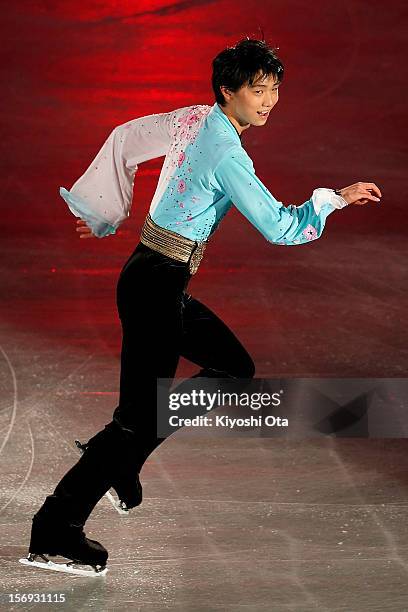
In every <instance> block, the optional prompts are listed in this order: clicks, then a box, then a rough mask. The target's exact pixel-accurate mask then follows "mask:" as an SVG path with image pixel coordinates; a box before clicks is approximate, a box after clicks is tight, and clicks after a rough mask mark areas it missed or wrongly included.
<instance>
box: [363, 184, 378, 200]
mask: <svg viewBox="0 0 408 612" xmlns="http://www.w3.org/2000/svg"><path fill="white" fill-rule="evenodd" d="M358 184H359V185H360V187H363V189H367V191H374V193H376V194H377V196H378V197H379V198H381V197H382V193H381V191H380V189H379V187H377V185H376V184H375V183H361V182H360V183H358Z"/></svg>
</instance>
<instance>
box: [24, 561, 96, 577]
mask: <svg viewBox="0 0 408 612" xmlns="http://www.w3.org/2000/svg"><path fill="white" fill-rule="evenodd" d="M19 562H20V563H22V564H23V565H29V566H30V567H40V568H42V569H47V570H52V571H54V572H65V573H66V574H75V575H76V576H88V577H90V578H99V577H102V576H106V573H107V571H108V568H107V567H105V568H104V569H103V570H101V571H96V570H94V569H89V570H86V569H82V568H80V567H76V566H75V565H74V564H71V562H70V563H54V561H48V562H45V561H30V560H29V559H27V557H24V558H23V559H19Z"/></svg>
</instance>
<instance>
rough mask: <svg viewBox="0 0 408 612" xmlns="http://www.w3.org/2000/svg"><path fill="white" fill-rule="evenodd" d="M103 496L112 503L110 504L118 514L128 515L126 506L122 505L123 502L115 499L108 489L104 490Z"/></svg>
mask: <svg viewBox="0 0 408 612" xmlns="http://www.w3.org/2000/svg"><path fill="white" fill-rule="evenodd" d="M105 496H106V497H107V498H108V499H109V501H110V503H111V504H112V506H113V507H114V508H115V510H116V512H118V513H119V514H122V515H123V514H124V515H126V514H127V515H128V514H129V510H128V509H127V508H126V506H125V505H124V503H123V502H121V501H117V500H116V499H115V498H114V497H113V495H112V493H110V491H106V493H105Z"/></svg>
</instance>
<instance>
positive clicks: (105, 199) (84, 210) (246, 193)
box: [60, 102, 347, 245]
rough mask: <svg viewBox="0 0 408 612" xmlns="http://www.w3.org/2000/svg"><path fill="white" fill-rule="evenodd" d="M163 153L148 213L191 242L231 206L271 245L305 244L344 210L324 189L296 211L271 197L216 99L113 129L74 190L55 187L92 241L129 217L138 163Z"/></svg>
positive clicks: (207, 233)
mask: <svg viewBox="0 0 408 612" xmlns="http://www.w3.org/2000/svg"><path fill="white" fill-rule="evenodd" d="M162 155H165V159H164V163H163V166H162V169H161V172H160V177H159V181H158V184H157V188H156V191H155V194H154V196H153V199H152V202H151V205H150V209H149V212H150V216H151V218H152V219H153V221H154V222H155V223H156V224H157V225H159V226H161V227H164V228H166V229H169V230H172V231H174V232H177V233H179V234H181V235H183V236H185V237H187V238H190V239H192V240H197V241H202V240H207V239H208V237H209V236H210V235H211V234H213V233H214V231H215V230H216V229H217V227H218V226H219V223H220V221H221V219H222V218H223V217H224V216H225V215H226V214H227V212H228V211H229V209H230V208H231V206H232V205H235V206H236V207H237V208H238V210H239V211H240V212H241V213H242V214H243V215H245V217H246V218H247V219H248V220H249V221H250V222H251V223H252V224H253V225H254V226H255V227H256V228H257V229H258V230H259V231H260V232H261V233H262V234H263V236H264V237H265V238H266V239H267V240H268V241H269V242H272V243H275V244H282V245H296V244H304V243H306V242H309V241H311V240H315V239H317V238H319V237H320V236H321V234H322V232H323V229H324V226H325V221H326V218H327V217H328V215H330V214H331V213H332V212H333V211H334V210H336V209H339V208H343V207H344V206H347V202H346V201H345V200H344V199H343V198H342V197H341V196H338V195H336V194H335V193H334V191H333V190H332V189H328V188H318V189H315V190H314V191H313V194H312V196H311V198H310V199H309V200H307V201H306V202H304V203H303V204H301V205H299V206H296V205H293V204H292V205H289V206H284V205H283V204H282V202H280V201H278V200H276V198H275V197H274V196H273V195H272V193H270V191H269V190H268V189H267V188H266V187H265V185H264V184H263V183H262V182H261V181H260V180H259V178H258V177H257V176H256V174H255V169H254V165H253V163H252V160H251V158H250V157H249V155H248V153H247V152H246V151H245V149H244V148H243V146H242V143H241V139H240V136H239V134H238V131H237V130H236V128H235V127H234V125H233V123H232V122H231V121H230V120H229V119H228V117H227V115H226V114H225V113H224V111H223V110H222V107H221V106H220V105H219V104H218V103H217V102H216V103H215V104H214V105H213V106H208V105H194V106H185V107H182V108H179V109H176V110H174V111H171V112H168V113H157V114H153V115H147V116H145V117H139V118H137V119H133V120H131V121H128V122H126V123H123V124H121V125H119V126H117V127H116V128H115V129H114V130H113V131H112V132H111V133H110V134H109V136H108V138H107V139H106V141H105V143H104V144H103V146H102V148H101V149H100V151H99V152H98V153H97V155H96V157H95V158H94V160H93V161H92V163H91V164H90V166H89V167H88V168H87V170H86V171H85V173H84V174H83V175H82V176H81V177H80V178H79V179H78V180H77V181H76V182H75V183H74V184H73V186H72V187H71V190H70V191H68V190H67V189H65V188H64V187H60V195H61V196H62V197H63V198H64V200H65V201H66V202H67V204H68V206H69V208H70V210H71V212H72V213H73V214H74V215H75V216H76V217H81V218H82V219H83V220H84V221H85V222H86V223H87V225H88V226H89V227H90V228H91V229H92V232H93V233H94V234H95V235H96V236H98V237H99V238H102V237H103V236H107V235H109V234H114V233H115V231H116V229H117V228H118V227H119V225H120V224H121V223H122V222H123V221H124V220H125V219H126V218H127V217H128V216H129V214H130V209H131V205H132V197H133V186H134V178H135V173H136V171H137V169H138V165H139V164H141V163H142V162H144V161H146V160H148V159H153V158H155V157H160V156H162Z"/></svg>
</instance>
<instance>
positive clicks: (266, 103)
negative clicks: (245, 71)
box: [221, 74, 279, 127]
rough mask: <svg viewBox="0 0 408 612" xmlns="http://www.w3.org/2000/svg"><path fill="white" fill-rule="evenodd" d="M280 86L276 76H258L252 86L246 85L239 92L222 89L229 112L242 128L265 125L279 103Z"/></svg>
mask: <svg viewBox="0 0 408 612" xmlns="http://www.w3.org/2000/svg"><path fill="white" fill-rule="evenodd" d="M278 88H279V84H278V83H277V81H276V76H274V75H273V74H270V75H268V76H262V75H261V74H258V75H257V76H256V77H255V78H254V82H253V84H252V85H249V84H248V83H246V84H245V85H243V86H242V87H241V88H240V89H239V90H238V91H236V92H232V91H230V90H229V89H226V88H225V87H221V90H222V92H223V94H224V97H225V100H226V101H227V107H224V108H228V111H229V112H230V113H231V115H233V116H234V118H235V119H236V120H237V121H238V123H239V124H240V125H241V126H248V127H249V125H265V123H266V122H267V120H268V117H269V114H270V112H271V110H272V109H273V107H274V106H275V104H276V103H277V101H278V97H279V92H278Z"/></svg>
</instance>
